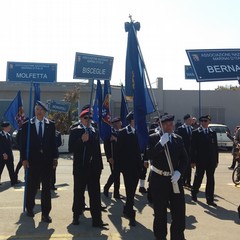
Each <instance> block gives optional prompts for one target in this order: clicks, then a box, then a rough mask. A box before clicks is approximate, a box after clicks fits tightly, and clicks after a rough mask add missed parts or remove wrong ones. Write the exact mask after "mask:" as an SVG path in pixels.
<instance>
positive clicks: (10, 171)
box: [0, 158, 16, 185]
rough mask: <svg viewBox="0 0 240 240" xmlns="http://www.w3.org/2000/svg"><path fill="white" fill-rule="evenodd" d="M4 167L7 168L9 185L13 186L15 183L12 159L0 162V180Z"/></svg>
mask: <svg viewBox="0 0 240 240" xmlns="http://www.w3.org/2000/svg"><path fill="white" fill-rule="evenodd" d="M5 165H6V166H7V170H8V174H9V177H10V180H11V184H12V185H13V184H15V183H16V178H15V174H14V163H13V158H9V159H8V160H3V159H2V160H0V179H1V175H2V172H3V169H4V167H5Z"/></svg>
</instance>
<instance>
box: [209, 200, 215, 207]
mask: <svg viewBox="0 0 240 240" xmlns="http://www.w3.org/2000/svg"><path fill="white" fill-rule="evenodd" d="M207 205H209V206H213V207H217V204H216V203H215V202H214V201H207Z"/></svg>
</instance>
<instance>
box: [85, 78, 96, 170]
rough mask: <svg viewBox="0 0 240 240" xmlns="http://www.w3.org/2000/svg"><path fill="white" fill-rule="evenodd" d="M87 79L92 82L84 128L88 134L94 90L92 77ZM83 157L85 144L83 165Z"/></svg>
mask: <svg viewBox="0 0 240 240" xmlns="http://www.w3.org/2000/svg"><path fill="white" fill-rule="evenodd" d="M89 81H91V82H92V85H91V93H90V100H89V111H88V121H87V128H86V129H85V132H86V133H88V134H90V131H89V129H88V128H89V126H90V121H91V120H90V114H91V108H92V101H93V90H94V79H90V80H89ZM85 157H86V146H84V149H83V166H84V162H85Z"/></svg>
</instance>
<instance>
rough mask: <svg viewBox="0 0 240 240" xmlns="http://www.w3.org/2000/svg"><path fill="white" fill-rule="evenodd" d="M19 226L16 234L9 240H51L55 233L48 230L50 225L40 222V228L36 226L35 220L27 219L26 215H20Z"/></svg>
mask: <svg viewBox="0 0 240 240" xmlns="http://www.w3.org/2000/svg"><path fill="white" fill-rule="evenodd" d="M16 224H18V225H19V227H18V229H17V231H16V234H15V235H13V236H11V237H9V238H8V239H7V240H13V239H19V238H20V239H24V240H32V239H34V238H36V239H46V240H47V239H50V238H51V236H52V234H53V233H54V229H52V228H50V229H48V224H47V223H43V222H40V223H39V225H38V226H36V225H35V221H34V219H33V218H30V217H27V216H26V214H25V213H22V214H21V215H20V218H19V221H18V222H17V223H16Z"/></svg>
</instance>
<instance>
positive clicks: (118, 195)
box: [113, 193, 123, 199]
mask: <svg viewBox="0 0 240 240" xmlns="http://www.w3.org/2000/svg"><path fill="white" fill-rule="evenodd" d="M113 198H115V199H123V197H122V196H121V195H120V194H119V193H118V194H114V195H113Z"/></svg>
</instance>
